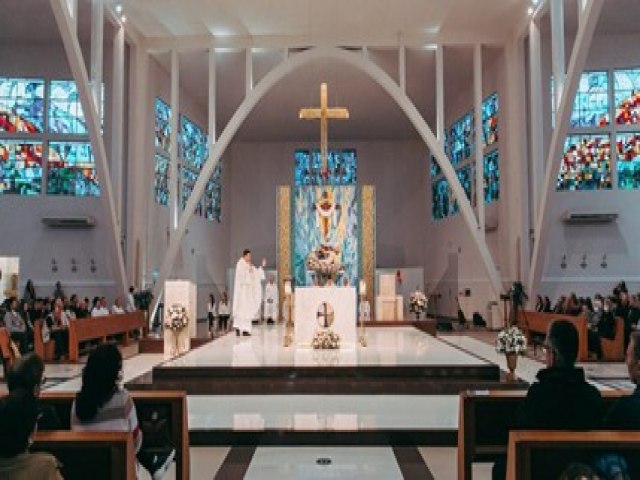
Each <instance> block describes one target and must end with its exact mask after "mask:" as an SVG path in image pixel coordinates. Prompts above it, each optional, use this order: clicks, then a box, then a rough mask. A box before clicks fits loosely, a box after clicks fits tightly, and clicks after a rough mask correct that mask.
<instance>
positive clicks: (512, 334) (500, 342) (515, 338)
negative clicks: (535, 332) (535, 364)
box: [496, 325, 527, 355]
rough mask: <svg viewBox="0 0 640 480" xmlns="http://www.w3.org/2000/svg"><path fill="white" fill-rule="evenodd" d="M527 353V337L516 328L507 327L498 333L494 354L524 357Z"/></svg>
mask: <svg viewBox="0 0 640 480" xmlns="http://www.w3.org/2000/svg"><path fill="white" fill-rule="evenodd" d="M526 351H527V337H526V336H525V334H524V333H522V330H520V329H519V328H518V327H516V326H515V325H514V326H511V327H507V328H505V329H503V330H501V331H500V333H498V338H497V339H496V352H498V353H515V354H517V355H524V354H525V352H526Z"/></svg>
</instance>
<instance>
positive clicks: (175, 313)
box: [164, 304, 189, 332]
mask: <svg viewBox="0 0 640 480" xmlns="http://www.w3.org/2000/svg"><path fill="white" fill-rule="evenodd" d="M188 325H189V317H188V316H187V309H186V308H184V306H182V305H180V304H174V305H171V307H170V308H169V310H167V315H166V317H165V321H164V328H168V329H169V330H173V331H174V332H180V331H182V330H184V329H185V328H186V327H187V326H188Z"/></svg>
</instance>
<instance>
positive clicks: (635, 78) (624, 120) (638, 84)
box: [613, 68, 640, 125]
mask: <svg viewBox="0 0 640 480" xmlns="http://www.w3.org/2000/svg"><path fill="white" fill-rule="evenodd" d="M613 89H614V91H613V95H614V99H615V102H616V123H617V124H618V125H632V124H634V125H635V124H638V123H640V68H634V69H627V70H614V72H613Z"/></svg>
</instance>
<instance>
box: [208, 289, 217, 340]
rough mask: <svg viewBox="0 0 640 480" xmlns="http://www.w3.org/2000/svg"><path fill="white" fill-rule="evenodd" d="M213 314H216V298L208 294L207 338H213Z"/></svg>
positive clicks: (214, 319)
mask: <svg viewBox="0 0 640 480" xmlns="http://www.w3.org/2000/svg"><path fill="white" fill-rule="evenodd" d="M215 312H216V298H215V297H214V296H213V293H210V294H209V301H208V302H207V320H208V321H209V337H213V335H214V334H215V321H216V317H215Z"/></svg>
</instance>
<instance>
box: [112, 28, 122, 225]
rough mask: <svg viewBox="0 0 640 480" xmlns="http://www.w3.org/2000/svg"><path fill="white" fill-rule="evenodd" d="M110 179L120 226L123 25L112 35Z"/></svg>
mask: <svg viewBox="0 0 640 480" xmlns="http://www.w3.org/2000/svg"><path fill="white" fill-rule="evenodd" d="M111 99H112V102H111V181H112V182H113V200H114V203H115V205H116V216H117V218H118V223H119V224H120V227H121V228H122V146H123V140H122V139H123V125H124V27H123V26H117V27H116V33H115V35H114V37H113V79H112V94H111Z"/></svg>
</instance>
